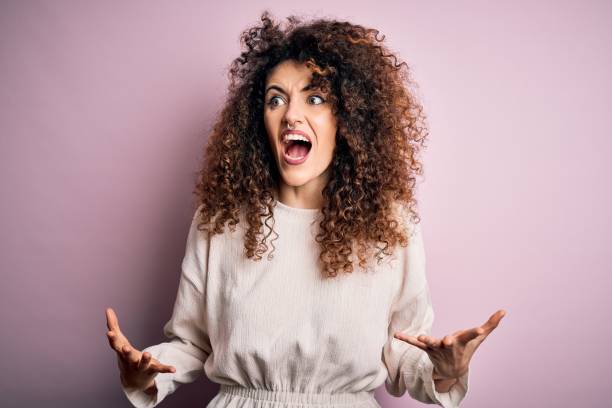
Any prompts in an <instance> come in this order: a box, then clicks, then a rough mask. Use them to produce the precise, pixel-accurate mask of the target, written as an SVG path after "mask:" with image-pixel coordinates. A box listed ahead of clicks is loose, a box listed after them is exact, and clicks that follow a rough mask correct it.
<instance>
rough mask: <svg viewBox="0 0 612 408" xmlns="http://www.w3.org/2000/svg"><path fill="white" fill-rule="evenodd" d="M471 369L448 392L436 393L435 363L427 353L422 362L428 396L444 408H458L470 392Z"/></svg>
mask: <svg viewBox="0 0 612 408" xmlns="http://www.w3.org/2000/svg"><path fill="white" fill-rule="evenodd" d="M469 372H470V371H469V368H468V371H466V373H465V374H463V375H462V376H461V377H459V378H458V380H457V382H456V383H455V384H454V385H453V386H452V387H451V388H450V389H449V390H448V391H447V392H438V391H436V385H435V382H434V380H433V363H432V362H431V360H430V358H429V355H427V353H425V357H424V358H423V360H422V361H421V373H422V374H421V375H422V378H423V382H424V383H425V389H426V391H427V394H429V396H430V397H432V399H433V400H434V403H436V404H438V405H440V406H442V407H444V408H458V407H459V404H460V403H461V401H463V399H464V398H465V396H466V394H467V391H468V382H469V381H468V379H469Z"/></svg>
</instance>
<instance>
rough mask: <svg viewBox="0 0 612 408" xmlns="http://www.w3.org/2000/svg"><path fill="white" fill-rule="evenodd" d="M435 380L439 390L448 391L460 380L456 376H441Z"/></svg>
mask: <svg viewBox="0 0 612 408" xmlns="http://www.w3.org/2000/svg"><path fill="white" fill-rule="evenodd" d="M433 381H434V385H435V387H436V391H437V392H448V391H449V390H450V389H451V388H452V387H453V385H455V384H456V383H457V381H458V380H457V379H456V378H439V379H437V380H436V379H434V380H433Z"/></svg>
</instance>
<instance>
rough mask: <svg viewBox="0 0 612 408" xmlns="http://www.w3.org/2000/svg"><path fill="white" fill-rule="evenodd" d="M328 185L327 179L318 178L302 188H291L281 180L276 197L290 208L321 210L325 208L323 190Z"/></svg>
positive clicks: (275, 192)
mask: <svg viewBox="0 0 612 408" xmlns="http://www.w3.org/2000/svg"><path fill="white" fill-rule="evenodd" d="M326 184H327V178H326V177H317V178H316V179H313V180H311V181H309V182H308V183H306V184H304V185H301V186H290V185H288V184H286V183H285V182H284V181H283V180H281V181H280V182H279V185H278V187H277V188H276V189H275V191H274V196H275V198H276V199H277V200H278V201H280V202H281V203H283V204H285V205H288V206H289V207H294V208H307V209H320V208H321V207H323V188H324V187H325V185H326Z"/></svg>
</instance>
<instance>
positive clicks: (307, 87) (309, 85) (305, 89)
mask: <svg viewBox="0 0 612 408" xmlns="http://www.w3.org/2000/svg"><path fill="white" fill-rule="evenodd" d="M311 88H312V84H308V85H306V86H305V87H304V88H302V90H301V92H304V91H308V90H310V89H311ZM272 89H276V90H277V91H278V92H280V93H283V94H285V95H287V92H285V91H284V90H283V88H281V87H280V86H278V85H270V86H269V87H267V88H266V92H264V95H267V94H268V91H271V90H272Z"/></svg>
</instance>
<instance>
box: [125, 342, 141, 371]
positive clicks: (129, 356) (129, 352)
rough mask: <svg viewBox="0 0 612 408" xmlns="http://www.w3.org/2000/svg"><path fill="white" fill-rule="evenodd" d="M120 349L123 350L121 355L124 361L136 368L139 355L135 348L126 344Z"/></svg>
mask: <svg viewBox="0 0 612 408" xmlns="http://www.w3.org/2000/svg"><path fill="white" fill-rule="evenodd" d="M121 351H123V356H124V358H125V359H126V361H127V362H129V363H130V364H131V366H132V367H134V368H136V367H137V366H138V361H139V360H140V355H139V353H138V352H137V351H136V349H134V347H130V346H128V345H126V346H123V348H122V349H121Z"/></svg>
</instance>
